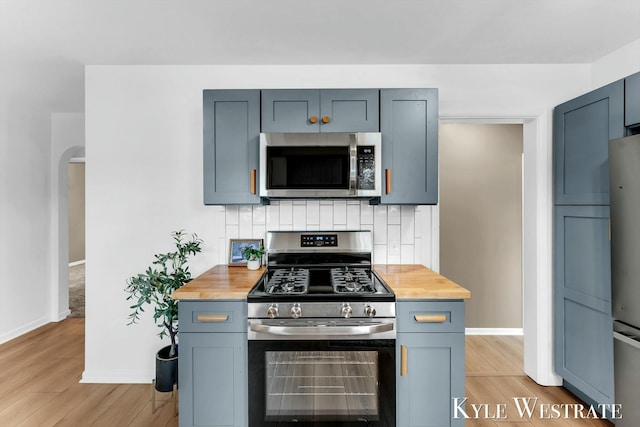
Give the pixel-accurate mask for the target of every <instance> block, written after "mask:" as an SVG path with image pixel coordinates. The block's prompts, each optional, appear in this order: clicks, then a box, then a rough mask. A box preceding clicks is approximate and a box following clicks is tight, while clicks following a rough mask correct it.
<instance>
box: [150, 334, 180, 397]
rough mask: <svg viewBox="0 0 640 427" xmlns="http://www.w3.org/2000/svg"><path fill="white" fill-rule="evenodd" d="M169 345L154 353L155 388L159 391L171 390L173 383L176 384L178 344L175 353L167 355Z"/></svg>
mask: <svg viewBox="0 0 640 427" xmlns="http://www.w3.org/2000/svg"><path fill="white" fill-rule="evenodd" d="M170 351H171V346H170V345H168V346H166V347H163V348H161V349H160V351H158V353H156V386H155V387H156V390H158V391H160V392H168V391H173V386H174V384H178V346H176V355H175V356H173V357H169V352H170Z"/></svg>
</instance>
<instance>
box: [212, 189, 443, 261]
mask: <svg viewBox="0 0 640 427" xmlns="http://www.w3.org/2000/svg"><path fill="white" fill-rule="evenodd" d="M221 209H222V210H223V211H220V213H219V214H218V215H217V217H218V218H222V219H224V224H221V225H220V227H219V229H220V231H221V232H223V233H224V238H222V237H221V238H220V239H219V243H218V248H219V251H220V252H219V253H220V254H221V257H222V256H223V257H224V258H223V259H220V260H219V261H220V262H222V263H226V262H227V260H228V255H229V254H228V252H229V248H228V246H229V239H237V238H254V239H264V238H265V233H266V231H269V230H274V231H275V230H285V231H287V230H289V231H290V230H308V231H325V230H327V231H333V230H371V231H372V233H373V241H374V246H373V262H374V263H376V264H400V263H402V264H415V263H417V264H424V265H426V266H427V267H431V264H432V263H434V261H433V259H432V257H433V252H434V251H436V250H437V242H436V243H434V242H432V235H433V234H434V233H436V234H437V229H436V230H434V229H435V228H437V227H434V226H433V224H432V217H433V216H434V215H437V206H399V205H388V206H387V205H375V206H372V205H369V203H368V202H367V201H358V200H275V201H272V202H271V204H270V205H266V206H242V205H241V206H235V205H229V206H224V207H221ZM436 258H437V257H436ZM432 268H433V267H432Z"/></svg>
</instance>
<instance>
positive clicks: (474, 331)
mask: <svg viewBox="0 0 640 427" xmlns="http://www.w3.org/2000/svg"><path fill="white" fill-rule="evenodd" d="M464 333H465V335H524V331H523V329H522V328H465V330H464Z"/></svg>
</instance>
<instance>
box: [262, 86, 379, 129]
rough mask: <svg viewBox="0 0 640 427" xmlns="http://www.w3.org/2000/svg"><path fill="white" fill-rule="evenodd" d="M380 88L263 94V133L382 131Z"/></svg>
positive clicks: (270, 90) (289, 91)
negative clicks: (380, 128)
mask: <svg viewBox="0 0 640 427" xmlns="http://www.w3.org/2000/svg"><path fill="white" fill-rule="evenodd" d="M378 97H379V92H378V89H269V90H263V91H262V132H283V133H292V132H293V133H318V132H378V129H379V127H380V121H379V99H378Z"/></svg>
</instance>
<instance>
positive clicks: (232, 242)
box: [229, 239, 263, 266]
mask: <svg viewBox="0 0 640 427" xmlns="http://www.w3.org/2000/svg"><path fill="white" fill-rule="evenodd" d="M262 244H263V243H262V239H229V265H245V266H246V265H247V260H246V259H245V258H244V253H243V250H244V248H245V247H247V246H251V247H253V248H256V249H258V248H260V247H262ZM261 261H262V260H261Z"/></svg>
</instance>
